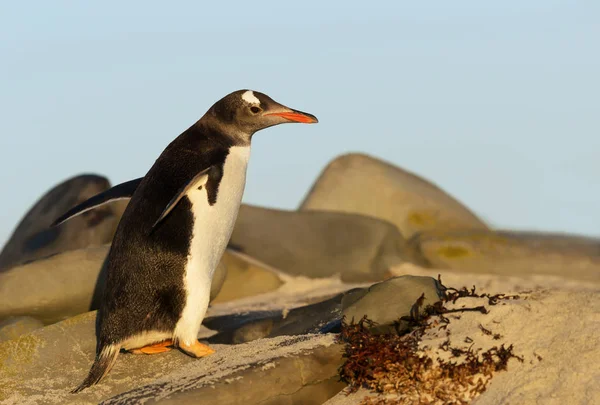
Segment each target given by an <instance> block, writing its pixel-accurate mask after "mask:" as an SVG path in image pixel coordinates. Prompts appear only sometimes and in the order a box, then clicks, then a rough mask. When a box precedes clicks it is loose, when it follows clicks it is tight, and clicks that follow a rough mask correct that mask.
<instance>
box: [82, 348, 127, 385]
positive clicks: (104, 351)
mask: <svg viewBox="0 0 600 405" xmlns="http://www.w3.org/2000/svg"><path fill="white" fill-rule="evenodd" d="M120 350H121V345H108V346H104V347H102V348H101V349H100V351H99V353H98V354H97V355H96V359H94V364H92V368H91V369H90V372H89V373H88V376H87V377H86V378H85V380H83V382H82V383H81V384H80V385H79V386H78V387H77V388H75V389H74V390H73V391H71V394H76V393H78V392H80V391H82V390H84V389H86V388H88V387H91V386H92V385H94V384H97V383H98V382H99V381H100V380H101V379H102V378H103V377H104V376H105V375H106V374H108V372H109V371H110V369H111V368H112V367H113V365H114V364H115V361H116V360H117V356H118V355H119V351H120Z"/></svg>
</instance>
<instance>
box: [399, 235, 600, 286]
mask: <svg viewBox="0 0 600 405" xmlns="http://www.w3.org/2000/svg"><path fill="white" fill-rule="evenodd" d="M410 244H411V246H412V247H413V248H414V249H415V250H418V251H419V252H420V253H421V254H422V256H423V257H424V258H425V259H426V260H427V264H426V265H427V266H428V267H434V268H444V269H455V270H461V271H465V272H471V273H493V274H503V275H533V274H547V275H554V276H561V277H568V278H571V279H578V280H589V281H599V280H600V240H598V239H594V238H587V237H581V236H574V235H564V234H551V233H533V232H509V231H503V232H491V231H489V232H486V231H460V232H458V231H456V232H427V233H422V234H419V235H417V236H415V237H414V238H413V239H412V240H411V241H410Z"/></svg>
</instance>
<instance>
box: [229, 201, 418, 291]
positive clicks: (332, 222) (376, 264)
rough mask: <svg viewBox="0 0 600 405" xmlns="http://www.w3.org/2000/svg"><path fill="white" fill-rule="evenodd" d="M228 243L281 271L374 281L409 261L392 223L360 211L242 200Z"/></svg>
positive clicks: (408, 255)
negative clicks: (275, 205) (297, 208)
mask: <svg viewBox="0 0 600 405" xmlns="http://www.w3.org/2000/svg"><path fill="white" fill-rule="evenodd" d="M230 246H231V247H232V248H234V249H239V250H241V251H242V252H244V253H246V254H248V255H250V256H252V257H255V258H257V259H259V260H261V261H263V262H265V263H267V264H269V265H271V266H273V267H275V268H277V269H279V270H281V271H283V272H285V273H288V274H291V275H301V276H306V277H330V276H332V275H335V274H340V275H341V277H342V280H344V281H367V280H369V281H377V280H381V279H383V278H384V275H385V273H386V271H387V270H388V269H389V267H390V266H392V265H394V264H398V263H400V262H403V261H405V260H409V261H413V260H416V259H414V258H413V257H412V256H411V254H410V252H409V251H408V250H407V249H406V248H405V243H404V238H403V237H402V235H401V234H400V232H398V230H397V229H396V227H394V226H393V225H392V224H390V223H387V222H385V221H381V220H377V219H375V218H368V217H365V216H362V215H353V214H344V213H336V212H318V211H305V212H296V211H282V210H275V209H269V208H261V207H255V206H250V205H243V206H242V207H241V209H240V214H239V216H238V220H237V223H236V225H235V229H234V231H233V235H232V237H231V243H230Z"/></svg>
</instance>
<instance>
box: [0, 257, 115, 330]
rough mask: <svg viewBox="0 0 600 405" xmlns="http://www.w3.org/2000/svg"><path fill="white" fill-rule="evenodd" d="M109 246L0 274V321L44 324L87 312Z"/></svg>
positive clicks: (26, 265) (30, 264)
mask: <svg viewBox="0 0 600 405" xmlns="http://www.w3.org/2000/svg"><path fill="white" fill-rule="evenodd" d="M108 248H109V247H108V246H98V247H91V248H87V249H80V250H73V251H69V252H65V253H62V254H57V255H54V256H51V257H49V258H47V259H42V260H37V261H35V262H32V263H28V264H25V265H22V266H18V267H14V268H12V269H10V270H8V271H5V272H3V273H0V319H3V318H6V317H9V316H33V317H35V318H36V319H39V320H40V321H42V322H44V323H45V324H49V323H54V322H57V321H60V320H63V319H66V318H69V317H71V316H74V315H77V314H81V313H83V312H87V311H88V310H89V308H90V304H91V301H92V294H93V292H94V288H95V285H96V280H97V278H98V273H99V272H100V268H101V266H102V262H103V261H104V258H105V256H106V253H107V252H108Z"/></svg>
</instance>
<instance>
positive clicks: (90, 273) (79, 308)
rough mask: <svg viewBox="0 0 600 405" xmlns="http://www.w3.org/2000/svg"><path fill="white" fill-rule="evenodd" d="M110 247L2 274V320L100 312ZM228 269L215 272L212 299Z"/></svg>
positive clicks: (67, 254) (45, 319)
mask: <svg viewBox="0 0 600 405" xmlns="http://www.w3.org/2000/svg"><path fill="white" fill-rule="evenodd" d="M108 249H109V246H108V245H105V246H96V247H90V248H87V249H80V250H73V251H68V252H64V253H62V254H57V255H54V256H51V257H49V258H46V259H42V260H37V261H35V262H32V263H28V264H25V265H22V266H18V267H14V268H12V269H10V270H8V271H6V272H3V273H0V319H3V318H6V317H9V316H33V317H35V318H36V319H39V320H40V321H42V322H44V323H45V324H51V323H54V322H58V321H61V320H63V319H67V318H70V317H72V316H75V315H78V314H81V313H84V312H87V311H89V310H90V309H97V308H98V305H99V300H100V299H101V297H102V291H103V289H104V280H105V277H106V275H105V272H104V271H101V269H102V268H103V263H104V259H105V257H106V255H107V253H108ZM225 272H226V268H225V266H222V265H220V266H219V267H218V269H217V271H216V272H215V277H214V281H213V284H212V286H211V297H212V296H216V295H217V293H218V292H219V291H220V288H221V287H222V285H223V282H224V280H225V277H224V273H225Z"/></svg>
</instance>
